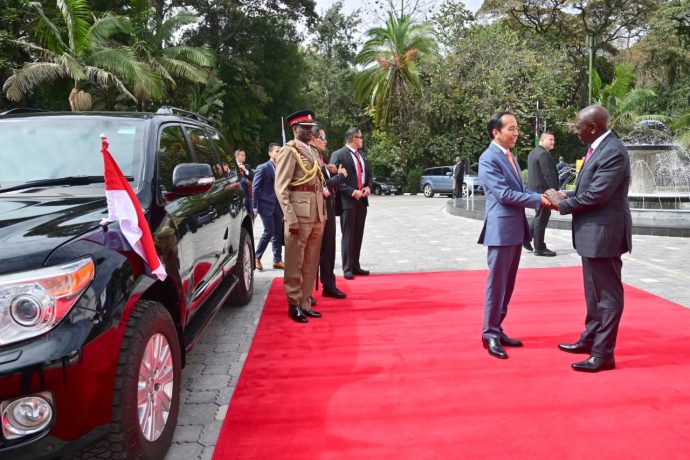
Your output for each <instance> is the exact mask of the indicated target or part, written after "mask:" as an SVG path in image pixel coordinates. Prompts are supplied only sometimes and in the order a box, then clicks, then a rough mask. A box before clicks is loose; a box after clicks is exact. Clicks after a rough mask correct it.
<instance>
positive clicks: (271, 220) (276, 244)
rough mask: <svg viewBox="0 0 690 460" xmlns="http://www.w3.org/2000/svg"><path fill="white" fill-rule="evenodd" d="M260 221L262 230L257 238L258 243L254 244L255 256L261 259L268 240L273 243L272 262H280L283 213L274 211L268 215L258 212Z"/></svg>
mask: <svg viewBox="0 0 690 460" xmlns="http://www.w3.org/2000/svg"><path fill="white" fill-rule="evenodd" d="M259 217H261V222H262V223H263V225H264V232H263V233H262V234H261V238H259V244H257V245H256V253H255V255H256V258H257V259H259V260H261V256H263V255H264V252H265V251H266V248H267V247H268V242H269V241H271V244H272V245H273V262H280V261H281V260H283V213H282V212H279V211H277V212H274V213H273V214H271V215H270V216H264V215H263V214H259Z"/></svg>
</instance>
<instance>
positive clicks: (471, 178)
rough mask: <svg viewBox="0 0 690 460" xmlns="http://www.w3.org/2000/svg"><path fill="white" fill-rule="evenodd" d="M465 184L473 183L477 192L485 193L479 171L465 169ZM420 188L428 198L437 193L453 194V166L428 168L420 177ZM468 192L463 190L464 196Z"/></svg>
mask: <svg viewBox="0 0 690 460" xmlns="http://www.w3.org/2000/svg"><path fill="white" fill-rule="evenodd" d="M465 171H466V172H465V180H464V181H463V183H464V184H466V185H467V184H470V183H471V184H472V187H473V188H474V193H475V194H481V193H483V189H482V186H481V184H480V183H479V177H478V176H477V173H476V172H474V171H473V170H471V169H465ZM419 188H420V189H421V190H422V192H424V196H425V197H427V198H431V197H433V196H434V195H435V194H436V193H442V194H448V196H452V195H453V166H436V167H433V168H427V169H425V170H424V172H423V173H422V177H421V178H420V179H419ZM466 194H467V193H466V191H463V196H465V195H466Z"/></svg>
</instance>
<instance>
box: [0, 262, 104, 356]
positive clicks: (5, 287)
mask: <svg viewBox="0 0 690 460" xmlns="http://www.w3.org/2000/svg"><path fill="white" fill-rule="evenodd" d="M95 272H96V271H95V267H94V264H93V261H92V260H91V259H88V258H86V259H81V260H78V261H75V262H70V263H67V264H63V265H57V266H55V267H49V268H42V269H39V270H32V271H28V272H22V273H13V274H11V275H2V276H0V346H2V345H7V344H8V343H14V342H18V341H20V340H25V339H28V338H31V337H35V336H37V335H41V334H43V333H45V332H48V331H49V330H51V329H52V328H54V327H55V326H57V325H58V323H60V321H62V319H63V318H64V317H65V315H67V313H68V312H69V311H70V309H71V308H72V306H73V305H74V303H75V302H76V301H77V299H78V298H79V294H81V293H82V292H83V291H84V289H85V288H86V287H87V286H88V285H89V283H90V282H91V280H92V279H93V277H94V274H95Z"/></svg>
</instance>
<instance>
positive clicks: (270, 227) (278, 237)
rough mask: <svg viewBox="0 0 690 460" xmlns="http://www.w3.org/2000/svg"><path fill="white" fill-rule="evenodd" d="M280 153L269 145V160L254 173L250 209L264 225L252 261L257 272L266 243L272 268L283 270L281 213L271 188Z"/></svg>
mask: <svg viewBox="0 0 690 460" xmlns="http://www.w3.org/2000/svg"><path fill="white" fill-rule="evenodd" d="M279 151H280V145H278V144H271V145H269V146H268V156H269V157H270V159H269V160H268V161H267V162H266V163H262V164H260V165H259V166H258V167H257V168H256V172H255V173H254V183H253V185H254V187H253V188H254V193H253V194H252V209H253V211H254V215H256V214H257V213H258V214H259V216H261V222H262V223H263V225H264V232H263V233H262V234H261V238H260V239H259V244H258V245H257V246H256V256H255V257H256V260H255V261H254V263H255V265H256V268H257V269H258V270H263V269H264V267H263V265H261V256H263V255H264V251H266V248H267V247H268V241H269V240H270V241H271V244H272V245H273V268H278V269H284V268H285V264H284V263H283V211H282V210H281V209H280V205H279V204H278V199H277V198H276V192H275V190H274V188H273V185H274V183H275V177H276V174H275V170H276V163H275V157H276V155H278V152H279Z"/></svg>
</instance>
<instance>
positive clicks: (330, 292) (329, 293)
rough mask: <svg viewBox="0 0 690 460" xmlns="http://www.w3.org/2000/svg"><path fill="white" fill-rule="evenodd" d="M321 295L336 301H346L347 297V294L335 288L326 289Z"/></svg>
mask: <svg viewBox="0 0 690 460" xmlns="http://www.w3.org/2000/svg"><path fill="white" fill-rule="evenodd" d="M321 295H322V296H324V297H333V298H334V299H344V298H345V297H347V294H345V293H344V292H343V291H341V290H340V289H338V288H333V289H326V288H324V289H323V291H322V292H321Z"/></svg>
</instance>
